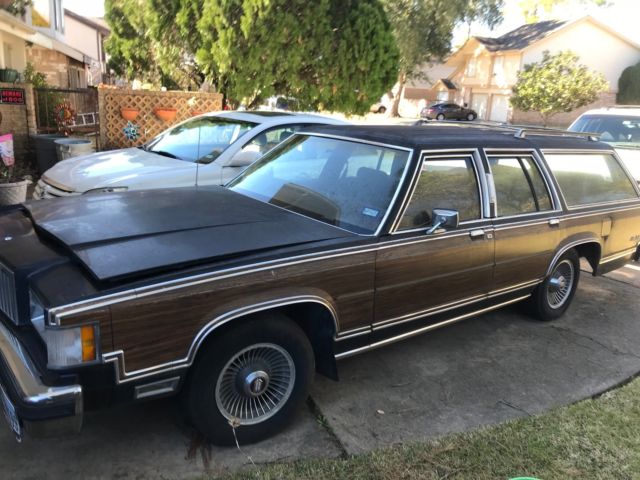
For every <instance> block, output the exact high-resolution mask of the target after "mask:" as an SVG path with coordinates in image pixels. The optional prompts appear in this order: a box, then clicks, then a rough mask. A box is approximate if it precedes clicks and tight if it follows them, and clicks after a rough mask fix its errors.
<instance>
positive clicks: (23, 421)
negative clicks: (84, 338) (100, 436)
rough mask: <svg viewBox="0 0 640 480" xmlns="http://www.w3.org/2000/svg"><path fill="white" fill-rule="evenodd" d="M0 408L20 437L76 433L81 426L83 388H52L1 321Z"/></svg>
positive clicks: (66, 386) (72, 386)
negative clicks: (46, 383) (43, 380)
mask: <svg viewBox="0 0 640 480" xmlns="http://www.w3.org/2000/svg"><path fill="white" fill-rule="evenodd" d="M0 410H3V411H4V414H5V417H6V418H7V420H8V422H9V426H10V428H11V429H12V430H13V431H14V433H15V435H16V438H17V439H18V440H20V439H21V438H22V435H23V433H24V431H26V432H28V433H29V435H32V436H38V437H39V436H49V435H63V434H66V433H71V432H78V431H79V430H80V427H81V426H82V413H83V402H82V387H81V386H80V385H64V386H55V387H51V386H48V385H45V384H44V383H43V382H42V380H41V375H40V374H39V373H38V371H37V369H36V367H35V365H34V363H33V361H32V360H31V358H30V357H29V354H28V352H27V351H26V350H25V348H24V347H23V345H22V344H21V343H20V342H19V341H18V339H17V338H16V337H15V336H14V335H13V334H12V333H11V332H10V331H9V329H7V327H6V326H4V325H3V324H2V323H0Z"/></svg>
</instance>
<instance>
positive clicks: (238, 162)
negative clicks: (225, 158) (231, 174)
mask: <svg viewBox="0 0 640 480" xmlns="http://www.w3.org/2000/svg"><path fill="white" fill-rule="evenodd" d="M261 156H262V154H261V153H260V152H256V151H252V150H240V151H239V152H238V153H236V154H235V155H234V156H233V157H231V160H229V162H228V163H227V165H226V166H227V167H248V166H249V165H251V164H252V163H253V162H255V161H256V160H258V159H259V158H260V157H261Z"/></svg>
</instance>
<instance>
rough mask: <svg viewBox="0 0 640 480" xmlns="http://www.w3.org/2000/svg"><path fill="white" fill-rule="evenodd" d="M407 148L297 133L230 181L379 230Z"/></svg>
mask: <svg viewBox="0 0 640 480" xmlns="http://www.w3.org/2000/svg"><path fill="white" fill-rule="evenodd" d="M408 161H409V152H408V151H406V150H400V149H394V148H387V147H381V146H376V145H370V144H364V143H358V142H356V141H347V140H337V139H334V138H327V137H319V136H313V135H294V136H293V137H291V139H290V140H288V141H287V142H285V143H283V144H281V145H279V146H278V147H276V148H275V149H273V150H272V151H271V152H269V153H268V154H266V155H265V156H264V157H263V158H262V159H261V160H259V161H258V162H256V163H254V164H253V165H252V166H251V167H249V168H248V169H247V170H246V171H245V172H244V173H243V174H242V175H240V176H239V177H237V178H236V179H235V180H234V181H232V182H231V183H230V184H229V185H228V186H229V188H231V189H232V190H234V191H236V192H238V193H241V194H244V195H247V196H250V197H252V198H255V199H257V200H260V201H263V202H267V203H271V204H273V205H277V206H279V207H282V208H285V209H287V210H291V211H294V212H297V213H300V214H302V215H305V216H308V217H311V218H314V219H316V220H320V221H322V222H325V223H328V224H331V225H336V226H338V227H341V228H344V229H346V230H349V231H352V232H355V233H360V234H373V233H375V232H376V231H377V230H378V228H379V226H380V225H381V223H382V222H383V220H384V219H385V217H386V214H387V211H388V209H389V207H390V204H391V202H392V199H393V197H394V194H395V192H396V190H397V189H398V185H399V183H400V181H401V178H402V176H403V175H404V172H405V171H406V169H407V165H408Z"/></svg>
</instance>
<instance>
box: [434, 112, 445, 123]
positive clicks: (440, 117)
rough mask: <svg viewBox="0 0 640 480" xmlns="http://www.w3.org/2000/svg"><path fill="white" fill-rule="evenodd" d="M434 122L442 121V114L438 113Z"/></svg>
mask: <svg viewBox="0 0 640 480" xmlns="http://www.w3.org/2000/svg"><path fill="white" fill-rule="evenodd" d="M436 120H440V121H442V120H444V114H442V113H439V114H438V115H437V116H436Z"/></svg>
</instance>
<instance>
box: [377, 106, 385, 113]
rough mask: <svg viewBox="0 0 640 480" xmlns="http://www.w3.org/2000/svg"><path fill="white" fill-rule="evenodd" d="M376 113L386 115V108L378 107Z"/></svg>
mask: <svg viewBox="0 0 640 480" xmlns="http://www.w3.org/2000/svg"><path fill="white" fill-rule="evenodd" d="M378 113H387V107H384V106H383V107H380V108H378Z"/></svg>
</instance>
